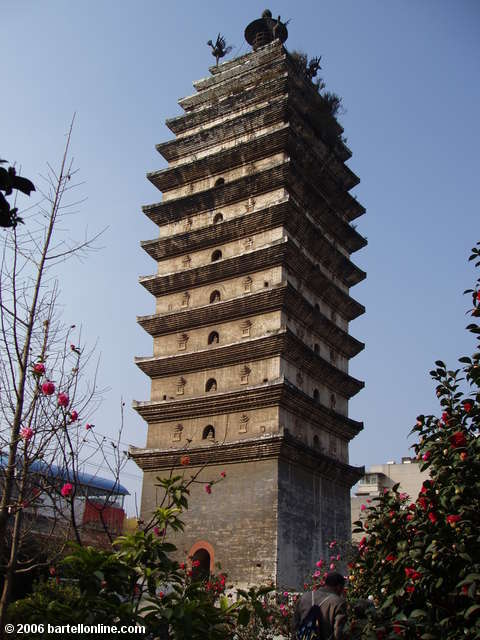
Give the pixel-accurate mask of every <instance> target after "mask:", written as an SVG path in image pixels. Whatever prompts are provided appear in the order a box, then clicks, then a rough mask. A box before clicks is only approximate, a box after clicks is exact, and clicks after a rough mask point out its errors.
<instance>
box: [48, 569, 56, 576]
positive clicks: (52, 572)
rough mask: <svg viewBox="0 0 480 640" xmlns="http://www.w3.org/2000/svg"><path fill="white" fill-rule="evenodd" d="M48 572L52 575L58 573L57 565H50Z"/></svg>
mask: <svg viewBox="0 0 480 640" xmlns="http://www.w3.org/2000/svg"><path fill="white" fill-rule="evenodd" d="M48 573H49V574H50V575H51V576H54V575H55V574H56V573H57V572H56V570H55V567H49V569H48Z"/></svg>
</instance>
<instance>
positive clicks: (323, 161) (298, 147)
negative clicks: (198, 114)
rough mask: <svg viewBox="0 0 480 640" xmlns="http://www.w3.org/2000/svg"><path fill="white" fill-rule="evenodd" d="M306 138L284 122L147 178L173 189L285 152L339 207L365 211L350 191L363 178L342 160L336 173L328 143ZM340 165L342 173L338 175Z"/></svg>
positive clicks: (162, 187)
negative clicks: (307, 142) (308, 142)
mask: <svg viewBox="0 0 480 640" xmlns="http://www.w3.org/2000/svg"><path fill="white" fill-rule="evenodd" d="M303 138H304V136H299V135H297V134H296V132H295V130H294V129H293V127H291V125H289V124H284V125H283V126H281V127H279V128H276V129H275V130H274V131H270V132H268V133H264V134H263V135H260V136H257V137H255V138H253V139H252V140H245V141H244V142H240V143H238V144H237V145H235V146H232V147H230V148H228V149H224V150H221V151H218V152H216V153H213V154H211V155H208V156H205V157H203V158H200V159H198V160H197V159H192V160H189V161H188V162H184V163H182V164H178V165H175V166H173V167H168V168H166V169H160V170H158V171H152V172H150V173H148V174H147V178H148V179H149V180H150V182H151V183H152V184H153V185H155V186H156V187H157V188H158V189H159V190H160V191H169V190H170V189H175V188H178V187H185V186H187V185H189V184H190V183H191V182H196V181H198V180H202V179H205V178H209V177H211V176H212V175H221V174H222V173H224V172H226V171H230V170H231V169H234V168H237V167H240V166H243V165H244V164H247V163H249V162H255V161H257V160H261V159H263V158H266V157H268V156H272V155H275V154H277V153H280V152H284V153H285V154H286V155H287V156H289V157H291V158H292V159H294V161H295V163H298V164H299V165H300V166H301V167H302V170H303V172H304V174H305V177H306V178H308V179H309V180H311V181H313V182H314V183H315V184H318V183H319V182H320V180H321V184H322V189H323V190H325V192H326V194H327V196H328V198H329V199H330V201H331V203H332V205H333V206H334V208H335V209H340V210H341V211H343V212H345V213H346V214H347V216H348V217H349V219H354V218H357V217H358V216H360V215H362V214H363V213H365V209H364V208H363V207H362V206H361V205H360V204H359V203H358V202H357V201H356V200H355V199H354V198H352V196H351V195H350V194H349V193H348V190H349V189H351V188H352V187H354V186H356V185H357V184H358V183H359V182H360V180H359V179H358V177H357V176H356V175H355V174H354V173H353V171H351V170H350V169H349V168H348V167H346V166H345V165H344V164H343V163H339V162H338V161H337V163H336V164H337V167H335V169H336V172H335V173H334V172H333V171H332V169H331V168H330V164H332V165H333V159H330V157H329V151H328V149H327V147H325V146H324V145H322V144H317V145H316V147H317V148H315V145H314V144H313V143H312V145H308V144H306V143H305V140H304V139H303ZM333 158H334V157H333ZM339 168H340V175H338V173H339ZM319 178H320V180H319Z"/></svg>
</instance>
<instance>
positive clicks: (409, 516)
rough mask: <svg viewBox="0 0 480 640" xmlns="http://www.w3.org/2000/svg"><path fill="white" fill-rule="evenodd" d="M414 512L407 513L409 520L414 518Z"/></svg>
mask: <svg viewBox="0 0 480 640" xmlns="http://www.w3.org/2000/svg"><path fill="white" fill-rule="evenodd" d="M413 517H414V516H413V513H407V520H408V521H409V522H410V520H413Z"/></svg>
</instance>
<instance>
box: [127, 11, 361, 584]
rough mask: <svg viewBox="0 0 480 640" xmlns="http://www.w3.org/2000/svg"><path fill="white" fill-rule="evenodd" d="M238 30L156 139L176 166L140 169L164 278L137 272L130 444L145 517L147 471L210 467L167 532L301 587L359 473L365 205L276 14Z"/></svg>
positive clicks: (248, 578) (346, 519) (151, 481)
mask: <svg viewBox="0 0 480 640" xmlns="http://www.w3.org/2000/svg"><path fill="white" fill-rule="evenodd" d="M245 37H246V39H247V41H248V42H249V43H250V44H251V45H252V47H253V50H252V51H251V52H250V53H247V54H246V55H244V56H242V57H239V58H236V59H234V60H229V61H228V62H224V63H223V64H219V65H218V66H215V67H212V68H211V69H210V72H211V74H210V76H209V77H208V78H205V79H202V80H199V81H198V82H195V83H194V86H195V89H196V93H195V94H194V95H191V96H189V97H187V98H183V99H181V100H180V105H181V107H182V108H183V110H184V111H185V113H184V114H183V115H181V116H178V117H176V118H172V119H170V120H167V126H168V127H169V129H170V130H171V131H172V132H173V133H174V134H175V136H176V137H175V139H173V140H171V141H169V142H164V143H162V144H159V145H158V146H157V149H158V151H159V153H160V154H161V155H162V156H163V157H164V158H165V159H166V160H167V161H168V163H169V164H168V168H166V169H163V170H161V171H155V172H153V173H150V174H148V178H149V180H150V181H151V182H152V183H153V184H154V185H155V186H156V187H157V188H158V189H159V190H160V191H162V193H163V197H162V200H161V202H159V203H156V204H152V205H148V206H145V207H144V213H145V214H146V215H147V216H148V217H149V218H150V219H151V220H152V221H153V222H154V223H155V224H157V225H158V228H159V236H158V238H156V239H154V240H148V241H146V242H143V243H142V247H143V249H144V250H145V251H146V252H147V253H148V254H149V255H150V256H151V257H152V258H153V259H154V260H155V261H156V262H157V267H158V268H157V272H156V273H155V275H151V276H146V277H142V278H141V279H140V282H141V284H142V286H144V287H145V288H146V289H147V290H148V291H149V292H150V293H151V294H152V295H153V296H154V297H155V300H156V309H155V313H154V314H153V315H149V316H142V317H140V318H139V319H138V322H139V323H140V325H141V326H142V327H143V328H144V329H145V331H147V332H148V333H150V334H151V335H152V337H153V356H150V357H142V358H137V359H136V362H137V365H138V366H139V367H140V368H141V369H142V371H144V372H145V373H146V374H147V375H148V376H149V377H150V378H151V396H150V400H149V401H147V402H138V403H135V408H136V409H137V411H138V412H139V414H140V415H141V416H142V417H143V418H144V420H145V421H146V422H147V424H148V433H147V443H146V447H145V448H142V449H140V448H134V449H132V450H131V455H132V457H133V458H134V460H135V461H136V463H137V464H138V465H139V466H140V467H141V469H143V471H144V484H143V496H142V514H143V517H144V518H146V517H148V515H149V514H151V512H152V511H153V510H154V508H155V506H156V504H157V498H158V496H157V489H156V487H155V478H156V477H157V476H161V475H165V474H167V473H168V472H169V470H170V469H172V468H177V469H178V468H180V469H181V470H182V471H186V473H187V475H190V473H191V471H190V470H198V469H199V468H200V467H205V468H204V469H203V471H202V472H201V475H200V476H199V479H200V480H201V482H200V483H196V484H194V485H193V486H192V491H191V499H190V508H189V510H188V512H186V513H185V517H184V520H185V522H186V527H185V532H184V534H183V535H182V536H181V537H178V538H177V539H176V540H175V543H176V544H177V546H178V548H179V554H180V555H181V556H182V557H183V558H185V556H186V555H188V556H191V557H193V556H195V558H196V559H199V560H200V562H201V567H200V569H201V570H203V571H207V570H208V569H209V568H211V569H213V567H214V564H216V563H217V562H220V563H221V565H222V568H223V569H224V570H225V571H227V572H228V574H229V578H230V579H231V580H232V581H233V582H235V583H236V584H237V585H247V584H253V583H257V584H258V583H262V582H265V581H267V580H273V581H274V582H275V583H276V584H277V585H278V586H280V587H290V588H295V587H299V586H300V585H301V584H302V583H303V579H304V576H305V575H306V574H307V573H308V572H309V571H311V569H312V566H313V565H314V562H315V561H316V560H317V559H318V558H319V557H321V556H325V555H326V554H327V553H328V551H327V545H328V542H329V541H331V540H333V539H337V540H348V539H349V538H350V488H351V486H352V485H353V484H354V483H355V482H356V481H357V480H358V479H359V478H360V477H361V475H362V472H363V469H358V468H354V467H351V466H349V464H348V443H349V441H350V440H351V439H352V438H353V437H354V436H355V435H356V434H357V433H358V432H359V430H360V429H361V428H362V426H363V425H362V423H360V422H356V421H354V420H352V419H350V418H349V417H348V401H349V399H350V398H351V397H352V396H353V395H355V394H356V393H357V392H358V391H360V389H361V388H362V387H363V383H362V382H360V381H359V380H356V379H355V378H352V377H351V376H350V375H349V373H348V362H349V360H350V358H352V357H353V356H355V355H356V354H358V353H359V352H360V351H361V350H362V348H363V344H362V343H361V342H359V341H358V340H356V339H355V338H354V337H352V336H351V335H350V334H349V322H350V321H351V320H354V319H355V318H356V317H358V316H359V315H360V314H362V313H363V312H364V307H363V306H362V305H361V304H359V303H358V302H356V301H355V300H354V299H353V298H352V297H351V296H350V293H349V291H350V287H352V286H353V285H355V284H357V283H358V282H360V281H361V280H363V279H364V278H365V273H364V272H363V271H361V270H360V269H359V268H358V267H356V266H355V265H354V264H353V263H352V262H351V260H350V255H351V254H352V253H354V252H355V251H357V250H358V249H361V248H362V247H364V246H365V245H366V240H365V239H364V238H363V237H362V236H361V235H359V234H358V233H357V231H356V230H355V225H353V224H352V221H353V220H355V219H356V218H358V217H359V216H360V215H362V214H363V213H364V212H365V210H364V208H363V207H362V206H361V205H360V204H359V203H358V202H357V200H356V199H355V198H354V197H352V196H351V195H349V190H350V189H351V188H352V187H354V186H355V185H356V184H357V183H358V182H359V180H358V178H357V176H356V175H355V174H354V173H352V171H351V170H350V169H349V168H348V167H347V166H346V165H345V161H346V160H348V159H349V158H350V156H351V153H350V151H349V150H348V148H347V147H346V146H345V144H344V143H343V141H342V138H341V134H342V131H343V130H342V128H341V126H340V125H339V124H338V123H337V121H336V120H335V118H334V117H333V115H332V113H331V110H330V109H329V104H328V99H327V100H326V99H323V98H322V97H321V96H320V95H319V92H318V90H317V87H315V86H314V84H313V82H312V80H311V75H312V74H311V73H309V68H308V66H306V65H305V61H303V62H302V61H299V60H298V57H297V58H295V57H292V56H291V55H290V54H289V53H288V52H287V50H286V49H285V48H284V46H283V42H284V41H285V40H286V37H287V30H286V27H285V25H283V24H282V23H281V22H280V21H279V20H278V21H277V20H274V19H272V18H271V15H270V14H269V12H265V13H264V15H263V16H262V18H261V19H259V20H255V21H254V22H252V23H251V24H250V25H249V26H248V27H247V29H246V31H245ZM186 451H188V455H189V458H190V464H189V466H188V467H181V465H180V457H181V455H184V454H185V453H186ZM221 472H225V473H226V478H225V479H224V480H222V481H221V482H219V483H218V484H214V486H213V487H212V491H211V494H210V493H208V492H207V491H205V486H204V485H205V483H207V482H208V481H210V480H217V479H220V474H221Z"/></svg>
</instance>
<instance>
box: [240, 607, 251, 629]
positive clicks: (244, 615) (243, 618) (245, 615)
mask: <svg viewBox="0 0 480 640" xmlns="http://www.w3.org/2000/svg"><path fill="white" fill-rule="evenodd" d="M249 622H250V611H249V610H248V609H247V608H243V609H240V611H239V613H238V624H241V625H242V627H246V626H247V624H248V623H249Z"/></svg>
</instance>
